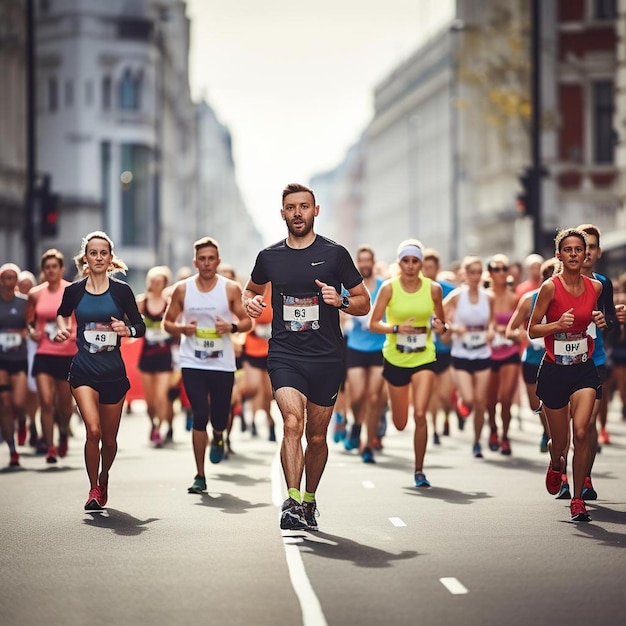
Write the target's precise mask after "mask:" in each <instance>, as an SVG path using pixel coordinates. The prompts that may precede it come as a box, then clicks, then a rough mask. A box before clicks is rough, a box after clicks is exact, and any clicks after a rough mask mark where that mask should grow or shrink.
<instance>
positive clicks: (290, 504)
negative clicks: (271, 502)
mask: <svg viewBox="0 0 626 626" xmlns="http://www.w3.org/2000/svg"><path fill="white" fill-rule="evenodd" d="M280 527H281V529H282V530H306V529H307V528H308V524H307V522H306V519H305V518H304V510H303V508H302V505H301V504H300V503H299V502H296V501H295V500H294V499H293V498H287V499H286V500H285V501H284V502H283V505H282V507H281V509H280Z"/></svg>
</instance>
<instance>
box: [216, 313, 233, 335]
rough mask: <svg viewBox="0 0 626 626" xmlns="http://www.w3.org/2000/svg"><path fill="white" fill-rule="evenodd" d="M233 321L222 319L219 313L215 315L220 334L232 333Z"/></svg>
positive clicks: (217, 329)
mask: <svg viewBox="0 0 626 626" xmlns="http://www.w3.org/2000/svg"><path fill="white" fill-rule="evenodd" d="M230 328H231V322H227V321H226V320H225V319H222V318H221V317H220V316H219V315H217V316H216V317H215V330H216V331H217V332H218V333H219V334H220V335H227V334H228V333H230Z"/></svg>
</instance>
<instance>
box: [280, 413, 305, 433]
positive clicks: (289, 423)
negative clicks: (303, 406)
mask: <svg viewBox="0 0 626 626" xmlns="http://www.w3.org/2000/svg"><path fill="white" fill-rule="evenodd" d="M303 427H304V424H303V421H302V420H301V419H298V417H297V416H296V415H293V414H289V415H286V416H285V417H284V424H283V436H284V437H285V438H286V439H292V438H296V439H300V438H301V437H302V433H303Z"/></svg>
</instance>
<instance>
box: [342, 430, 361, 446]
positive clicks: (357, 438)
mask: <svg viewBox="0 0 626 626" xmlns="http://www.w3.org/2000/svg"><path fill="white" fill-rule="evenodd" d="M360 444H361V427H360V426H359V424H352V428H351V429H350V436H349V437H347V438H346V439H344V440H343V447H344V448H345V449H346V450H347V451H348V452H349V451H350V450H356V449H357V448H358V447H359V445H360Z"/></svg>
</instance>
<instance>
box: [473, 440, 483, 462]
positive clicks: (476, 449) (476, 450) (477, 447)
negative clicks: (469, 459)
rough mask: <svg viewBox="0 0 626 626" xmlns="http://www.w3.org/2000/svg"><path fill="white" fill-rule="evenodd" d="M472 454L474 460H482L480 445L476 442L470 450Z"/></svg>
mask: <svg viewBox="0 0 626 626" xmlns="http://www.w3.org/2000/svg"><path fill="white" fill-rule="evenodd" d="M472 454H473V455H474V458H475V459H482V458H483V451H482V449H481V447H480V444H479V443H478V442H476V443H475V444H474V446H473V448H472Z"/></svg>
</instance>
